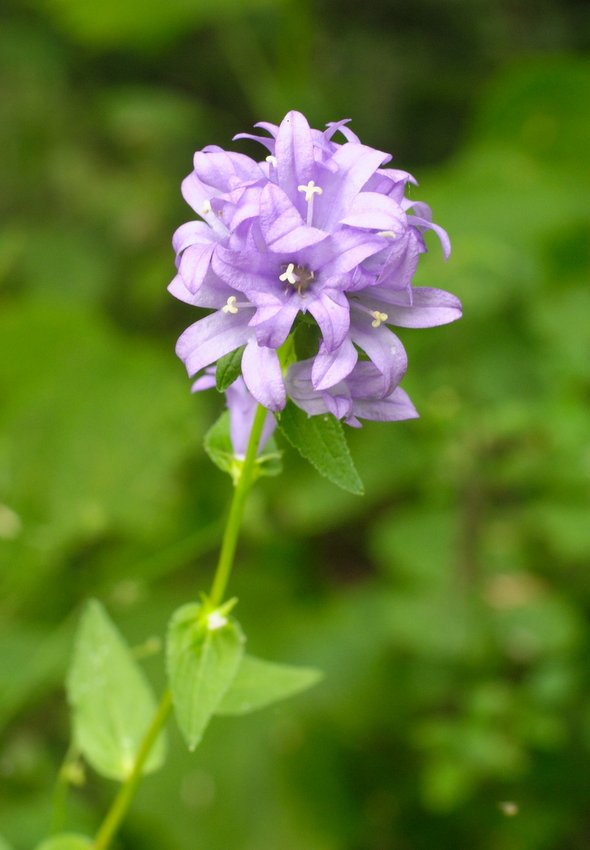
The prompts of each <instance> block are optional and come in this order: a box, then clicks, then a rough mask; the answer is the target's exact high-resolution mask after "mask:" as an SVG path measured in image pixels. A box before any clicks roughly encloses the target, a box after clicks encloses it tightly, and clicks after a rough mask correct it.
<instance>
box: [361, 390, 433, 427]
mask: <svg viewBox="0 0 590 850" xmlns="http://www.w3.org/2000/svg"><path fill="white" fill-rule="evenodd" d="M352 409H353V412H354V413H355V415H356V416H360V417H362V418H363V419H373V420H376V421H378V422H399V421H400V420H402V419H418V417H419V414H418V411H417V410H416V408H415V407H414V405H413V404H412V402H411V400H410V397H409V396H408V394H407V393H406V392H405V390H402V388H401V387H396V388H395V389H394V391H393V392H392V393H390V395H388V396H387V397H386V398H382V399H355V400H354V403H353V408H352Z"/></svg>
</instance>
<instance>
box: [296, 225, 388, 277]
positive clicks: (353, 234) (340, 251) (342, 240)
mask: <svg viewBox="0 0 590 850" xmlns="http://www.w3.org/2000/svg"><path fill="white" fill-rule="evenodd" d="M381 250H383V237H382V236H377V235H376V234H375V233H368V232H366V231H357V230H347V229H344V230H339V231H338V232H337V233H334V234H333V235H332V236H330V238H329V239H327V240H326V241H325V242H321V243H320V244H319V245H316V246H313V247H311V248H309V249H308V250H307V251H306V253H305V256H306V257H307V258H309V259H310V267H311V268H313V269H316V270H317V269H320V268H321V270H322V278H323V279H326V278H329V277H332V276H334V275H341V274H345V273H346V272H349V271H351V270H352V269H354V268H355V266H358V265H359V263H362V261H363V260H365V259H366V258H367V257H370V256H371V254H375V253H376V252H377V251H381Z"/></svg>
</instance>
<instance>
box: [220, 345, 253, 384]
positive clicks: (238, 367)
mask: <svg viewBox="0 0 590 850" xmlns="http://www.w3.org/2000/svg"><path fill="white" fill-rule="evenodd" d="M245 347H246V346H245V345H242V346H241V347H240V348H236V350H235V351H230V353H229V354H225V355H224V356H223V357H220V358H219V360H218V361H217V369H216V370H215V386H216V387H217V389H218V390H219V392H220V393H224V392H225V391H226V389H227V388H228V387H231V385H232V384H233V382H234V381H235V380H236V378H239V377H240V375H241V374H242V355H243V353H244V349H245Z"/></svg>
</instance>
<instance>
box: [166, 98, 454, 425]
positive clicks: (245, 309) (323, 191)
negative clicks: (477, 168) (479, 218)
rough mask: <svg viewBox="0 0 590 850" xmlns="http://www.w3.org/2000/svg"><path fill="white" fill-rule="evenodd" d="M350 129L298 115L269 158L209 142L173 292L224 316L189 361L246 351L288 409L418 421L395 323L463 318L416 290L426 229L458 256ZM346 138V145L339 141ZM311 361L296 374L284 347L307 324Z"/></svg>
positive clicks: (394, 173) (195, 363)
mask: <svg viewBox="0 0 590 850" xmlns="http://www.w3.org/2000/svg"><path fill="white" fill-rule="evenodd" d="M346 125H347V122H346V121H340V122H337V123H334V124H330V125H328V128H327V129H326V130H325V131H323V132H321V131H319V130H313V129H311V128H310V126H309V124H308V123H307V120H306V119H305V117H304V116H303V115H301V114H300V113H299V112H289V113H288V114H287V115H286V116H285V118H284V119H283V121H282V122H281V124H280V125H279V126H276V125H273V124H268V123H263V124H259V125H258V126H259V127H261V128H262V130H263V131H264V132H265V133H266V134H267V135H260V136H254V135H250V134H239V135H238V136H236V138H247V139H252V140H254V141H256V142H259V143H260V144H262V145H263V146H264V147H265V149H266V151H265V152H267V155H266V156H265V157H264V158H262V159H261V160H260V161H255V160H254V159H251V158H250V157H248V156H246V155H244V154H241V153H233V152H228V151H224V150H223V149H221V148H219V147H216V146H209V147H206V148H204V149H203V150H202V151H198V152H197V153H196V154H195V158H194V170H193V171H192V172H191V174H190V175H189V176H188V177H187V178H186V179H185V180H184V181H183V184H182V191H183V195H184V198H185V199H186V200H187V202H188V203H189V204H190V205H191V207H192V208H193V209H194V211H195V212H196V213H197V214H198V215H199V217H200V218H199V220H197V221H191V222H188V223H187V224H184V225H182V226H181V227H180V228H179V229H178V230H177V231H176V233H175V235H174V239H173V244H174V248H175V251H176V264H177V275H176V277H175V278H174V280H173V281H172V283H171V284H170V287H169V289H170V291H171V293H172V294H173V295H175V296H176V297H177V298H180V299H181V300H183V301H186V302H188V303H189V304H193V305H195V306H198V307H204V308H208V309H210V310H212V312H211V313H210V314H209V315H207V316H205V318H202V319H199V320H198V321H197V322H195V323H194V324H193V325H191V326H190V327H189V328H188V329H187V330H186V331H185V332H184V333H183V334H182V336H181V337H180V339H179V340H178V344H177V353H178V355H179V357H180V358H181V359H182V360H183V361H184V363H185V365H186V368H187V370H188V372H189V375H191V376H194V375H197V374H199V373H200V372H201V370H203V369H205V368H206V367H208V366H210V365H211V364H214V363H215V362H216V361H217V360H218V359H219V358H220V357H223V356H224V355H226V354H228V353H230V352H232V351H234V350H235V349H238V348H240V347H242V346H244V352H243V356H242V367H241V368H242V375H243V380H244V383H245V386H246V387H247V389H248V391H249V392H250V393H251V395H252V396H253V397H254V398H255V399H256V401H257V402H259V403H260V404H262V405H264V406H265V407H267V408H268V409H269V410H271V411H279V410H281V409H282V408H283V407H284V406H285V403H286V400H287V395H290V396H291V397H292V398H293V400H294V401H295V403H297V404H299V406H300V407H302V408H303V409H304V410H306V411H307V412H308V413H309V414H310V415H315V414H317V413H325V412H330V413H333V414H334V415H335V416H337V417H338V418H343V419H344V420H345V421H347V422H349V423H350V424H358V418H359V417H361V418H369V419H375V418H377V419H401V418H409V417H412V416H416V415H417V414H416V411H415V409H414V408H413V405H412V404H411V402H410V401H409V399H408V398H407V396H406V395H405V393H404V392H403V391H402V390H400V389H399V382H400V380H401V378H402V377H403V375H404V373H405V371H406V368H407V358H406V354H405V351H404V348H403V346H402V344H401V342H400V340H399V339H398V337H397V336H396V335H395V334H394V333H393V331H391V330H390V328H389V327H388V326H389V325H394V326H399V327H413V328H418V327H432V326H435V325H440V324H445V323H447V322H451V321H454V320H455V319H458V318H459V317H460V315H461V305H460V302H459V301H458V299H457V298H455V296H453V295H451V294H450V293H448V292H444V291H442V290H439V289H432V288H427V287H414V286H412V278H413V275H414V272H415V271H416V267H417V264H418V260H419V257H420V254H422V253H423V252H424V251H425V250H426V245H425V241H424V232H425V231H426V230H433V231H434V232H435V233H436V234H437V236H438V237H439V239H440V242H441V245H442V248H443V253H444V255H445V257H448V255H449V252H450V245H449V240H448V237H447V235H446V233H445V231H444V230H443V229H442V228H440V227H439V226H438V225H436V224H434V223H433V222H432V216H431V212H430V209H429V207H428V206H427V205H426V204H424V203H420V202H414V201H411V200H409V199H408V198H407V197H406V189H407V186H408V184H415V182H416V181H415V180H414V178H413V177H412V176H411V175H410V174H408V173H407V172H405V171H400V170H398V169H394V168H389V167H386V166H387V164H388V163H389V161H390V160H391V157H390V155H389V154H387V153H383V152H382V151H378V150H375V149H374V148H371V147H368V146H366V145H363V144H361V142H360V141H359V139H358V138H357V137H356V136H355V135H354V133H352V132H351V130H350V129H349V128H348V127H347V126H346ZM337 133H340V134H341V136H342V137H343V139H344V141H343V142H342V143H339V142H336V141H334V136H335V135H336V134H337ZM303 323H304V324H305V325H306V330H307V337H308V339H309V337H310V333H311V337H312V340H315V345H314V346H313V347H314V351H313V356H311V357H309V355H308V354H306V355H305V358H304V360H303V361H302V362H299V363H295V364H293V365H291V366H290V368H289V370H288V372H287V376H286V378H285V375H284V374H283V373H284V367H285V364H284V363H282V362H281V360H280V357H279V352H278V349H280V348H281V346H283V344H284V343H285V342H286V340H287V339H288V337H289V336H290V335H291V334H293V333H295V340H296V341H297V331H298V329H299V328H300V326H301V325H302V324H303Z"/></svg>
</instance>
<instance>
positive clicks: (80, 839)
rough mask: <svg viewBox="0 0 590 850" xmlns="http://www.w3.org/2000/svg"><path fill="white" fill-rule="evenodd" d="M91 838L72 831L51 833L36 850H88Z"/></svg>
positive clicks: (90, 845)
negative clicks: (57, 833)
mask: <svg viewBox="0 0 590 850" xmlns="http://www.w3.org/2000/svg"><path fill="white" fill-rule="evenodd" d="M91 847H92V840H91V839H90V838H86V837H85V836H84V835H74V834H73V833H72V832H67V833H66V832H64V833H62V834H61V835H52V836H51V838H48V839H47V840H46V841H44V842H43V843H42V844H39V846H38V847H37V848H36V850H90V848H91Z"/></svg>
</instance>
